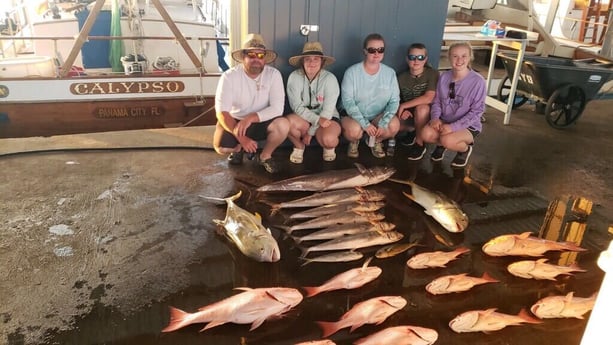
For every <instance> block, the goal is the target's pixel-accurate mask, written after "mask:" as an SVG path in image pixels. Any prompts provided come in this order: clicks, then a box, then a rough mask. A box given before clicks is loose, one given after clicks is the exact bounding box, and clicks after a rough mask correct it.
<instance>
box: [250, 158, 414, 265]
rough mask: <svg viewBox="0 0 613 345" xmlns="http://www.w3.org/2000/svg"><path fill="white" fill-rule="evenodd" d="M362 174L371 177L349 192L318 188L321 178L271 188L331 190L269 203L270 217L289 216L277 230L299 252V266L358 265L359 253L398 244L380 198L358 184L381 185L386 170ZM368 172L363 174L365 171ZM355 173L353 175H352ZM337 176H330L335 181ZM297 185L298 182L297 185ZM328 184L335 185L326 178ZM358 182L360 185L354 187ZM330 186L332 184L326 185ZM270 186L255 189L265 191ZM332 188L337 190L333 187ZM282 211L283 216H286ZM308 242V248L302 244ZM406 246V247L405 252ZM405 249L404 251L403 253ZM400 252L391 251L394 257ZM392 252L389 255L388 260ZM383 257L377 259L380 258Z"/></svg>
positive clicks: (398, 235)
mask: <svg viewBox="0 0 613 345" xmlns="http://www.w3.org/2000/svg"><path fill="white" fill-rule="evenodd" d="M380 170H381V169H374V170H372V171H371V170H369V169H364V168H362V170H359V171H361V175H360V176H362V174H363V175H365V176H368V177H370V179H366V178H364V179H363V180H357V179H354V183H353V184H350V185H351V188H342V189H334V188H330V187H329V186H328V184H327V183H323V182H322V181H323V180H326V179H325V178H322V176H323V175H319V177H318V176H317V175H311V176H310V178H312V177H313V176H315V178H316V180H318V181H319V182H318V183H315V182H313V181H311V182H309V179H306V180H305V178H302V177H301V178H292V179H289V182H283V181H280V182H278V183H275V186H276V187H274V188H279V190H283V189H287V188H293V187H289V186H296V185H300V186H304V185H314V184H319V185H322V186H324V185H325V186H328V187H322V189H323V190H326V189H334V190H329V191H324V192H317V193H314V194H312V195H309V196H306V197H301V198H299V199H294V200H289V201H285V202H281V203H272V204H270V203H269V204H270V206H271V209H272V211H271V213H277V212H279V211H280V210H283V209H285V210H286V212H287V210H290V209H291V210H293V209H299V210H297V211H290V212H291V214H289V215H288V216H286V224H287V223H288V222H289V223H291V224H292V225H289V226H288V225H277V227H279V228H281V229H283V230H285V232H286V233H287V234H288V235H289V236H290V237H291V238H292V239H293V240H294V241H295V243H296V244H297V246H298V247H299V248H300V250H301V252H302V255H301V258H302V259H304V260H305V262H304V264H305V265H306V264H308V263H311V262H347V261H353V260H359V259H361V258H362V257H363V254H362V253H360V252H359V251H358V249H361V248H367V247H373V246H383V245H389V244H391V243H395V242H398V241H400V240H401V239H402V238H403V237H404V235H403V234H402V233H400V232H398V231H395V225H394V224H392V223H389V222H386V221H385V215H384V214H383V212H382V208H383V207H384V206H385V202H384V199H385V196H384V194H382V193H381V192H378V191H375V190H368V189H365V188H363V185H365V184H369V183H374V182H373V181H383V180H384V179H387V177H389V176H388V175H389V172H388V170H382V171H383V172H379V171H380ZM365 171H368V172H365ZM354 173H355V172H354ZM336 175H337V174H334V175H332V176H334V178H336ZM298 181H300V182H298ZM330 181H336V180H335V179H331V180H330ZM355 182H360V183H359V185H354V184H355ZM331 183H332V182H331ZM333 183H335V184H336V185H338V183H337V182H333ZM272 188H273V187H272V186H270V185H269V186H268V187H266V188H260V189H262V190H266V191H270V190H272ZM335 188H336V187H335ZM286 212H285V213H286ZM307 243H308V244H307ZM408 248H409V247H406V249H408ZM406 249H405V250H406ZM315 252H317V253H319V252H326V253H324V254H320V255H317V256H315V257H308V256H309V254H311V253H315ZM399 252H402V250H398V249H395V251H394V253H399ZM389 253H392V251H389V250H388V253H387V255H390V254H389ZM383 255H386V254H380V256H383Z"/></svg>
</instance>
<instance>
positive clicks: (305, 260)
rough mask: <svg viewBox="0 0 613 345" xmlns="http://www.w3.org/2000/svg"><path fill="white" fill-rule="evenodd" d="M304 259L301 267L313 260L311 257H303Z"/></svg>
mask: <svg viewBox="0 0 613 345" xmlns="http://www.w3.org/2000/svg"><path fill="white" fill-rule="evenodd" d="M302 259H303V260H304V262H303V263H302V265H300V267H302V266H306V265H308V264H310V263H311V262H313V260H311V259H306V258H302Z"/></svg>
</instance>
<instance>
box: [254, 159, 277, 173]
mask: <svg viewBox="0 0 613 345" xmlns="http://www.w3.org/2000/svg"><path fill="white" fill-rule="evenodd" d="M258 164H260V165H261V166H263V167H264V169H266V171H268V172H269V173H271V174H274V173H276V172H279V167H278V166H277V164H276V163H275V161H273V160H272V157H271V158H268V159H266V160H262V157H260V156H258Z"/></svg>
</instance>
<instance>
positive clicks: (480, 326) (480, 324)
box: [449, 308, 542, 333]
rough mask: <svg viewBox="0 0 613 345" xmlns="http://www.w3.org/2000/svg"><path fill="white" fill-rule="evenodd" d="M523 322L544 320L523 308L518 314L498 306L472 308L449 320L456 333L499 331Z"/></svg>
mask: <svg viewBox="0 0 613 345" xmlns="http://www.w3.org/2000/svg"><path fill="white" fill-rule="evenodd" d="M523 323H533V324H538V323H542V321H540V320H538V319H536V318H533V317H532V316H530V314H528V312H526V311H525V310H524V309H522V310H521V311H520V312H519V314H517V315H509V314H503V313H498V312H496V308H491V309H487V310H471V311H467V312H464V313H462V314H460V315H458V316H456V317H455V318H454V319H453V320H451V321H450V322H449V327H451V329H452V330H453V331H454V332H456V333H464V332H490V331H498V330H501V329H503V328H505V327H507V326H514V325H521V324H523Z"/></svg>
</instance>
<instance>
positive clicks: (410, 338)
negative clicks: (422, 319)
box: [354, 326, 438, 345]
mask: <svg viewBox="0 0 613 345" xmlns="http://www.w3.org/2000/svg"><path fill="white" fill-rule="evenodd" d="M437 339H438V332H437V331H435V330H434V329H432V328H425V327H418V326H393V327H388V328H385V329H383V330H380V331H379V332H376V333H373V334H371V335H369V336H366V337H364V338H360V339H358V340H356V341H355V342H354V344H355V345H381V344H386V345H387V344H393V345H431V344H434V343H435V342H436V340H437Z"/></svg>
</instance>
